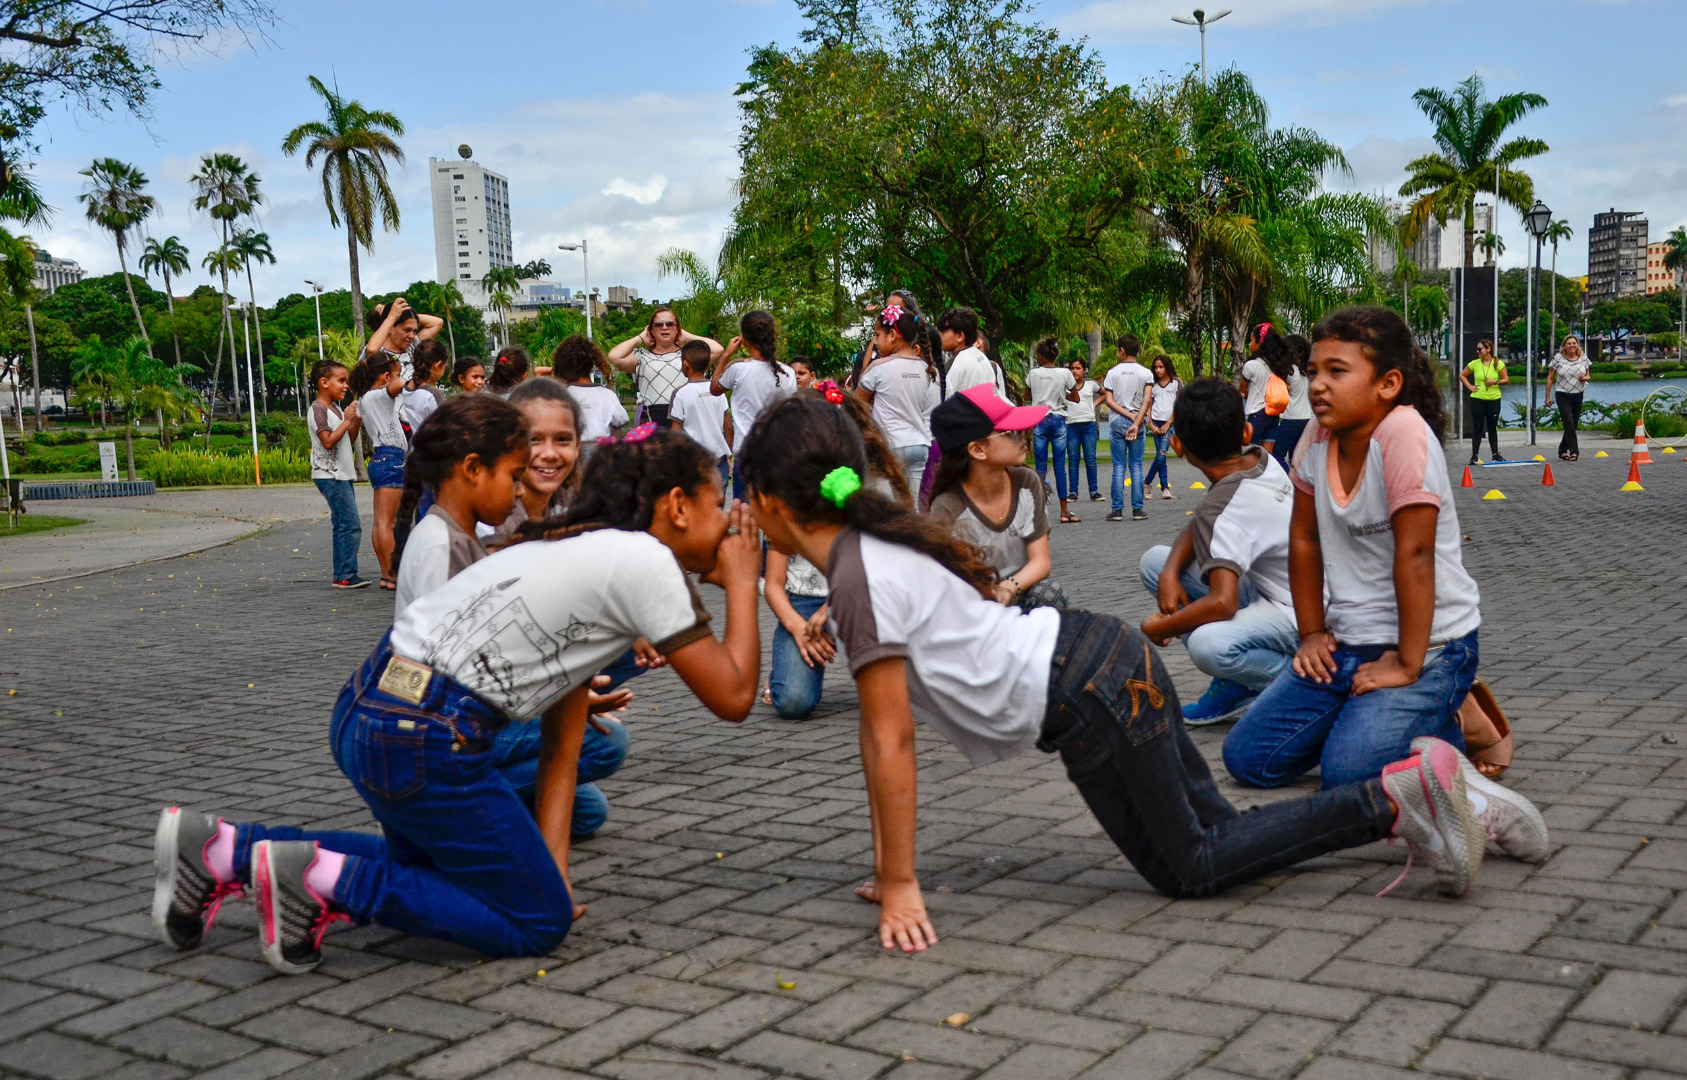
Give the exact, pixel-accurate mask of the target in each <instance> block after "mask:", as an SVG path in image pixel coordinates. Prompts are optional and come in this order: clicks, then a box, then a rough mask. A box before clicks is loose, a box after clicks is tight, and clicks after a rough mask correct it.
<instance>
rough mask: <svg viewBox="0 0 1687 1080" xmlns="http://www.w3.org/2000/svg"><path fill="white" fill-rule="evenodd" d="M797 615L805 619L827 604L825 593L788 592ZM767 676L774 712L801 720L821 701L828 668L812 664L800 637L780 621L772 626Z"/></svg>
mask: <svg viewBox="0 0 1687 1080" xmlns="http://www.w3.org/2000/svg"><path fill="white" fill-rule="evenodd" d="M786 599H788V600H789V601H790V602H791V606H792V607H793V608H795V609H796V611H797V614H798V615H801V616H802V617H803V618H805V619H811V618H813V617H814V613H815V612H816V611H819V610H820V609H821V608H823V607H825V606H826V598H825V597H824V596H791V595H789V594H787V595H786ZM769 670H770V671H771V674H770V675H769V676H768V679H767V688H768V692H769V693H770V694H772V695H773V711H774V712H776V713H778V714H779V715H780V716H782V717H784V718H785V719H787V720H800V719H801V718H803V717H805V716H807V715H808V714H809V713H811V712H813V711H814V707H815V706H816V705H818V704H820V684H821V683H822V682H823V681H824V680H825V677H826V669H825V668H823V667H810V666H809V663H808V661H807V660H804V659H803V655H802V650H801V649H799V648H797V639H796V638H794V637H792V636H791V632H790V631H789V630H787V629H785V624H784V623H780V624H778V625H777V626H775V627H774V628H773V662H772V664H771V665H770V666H769Z"/></svg>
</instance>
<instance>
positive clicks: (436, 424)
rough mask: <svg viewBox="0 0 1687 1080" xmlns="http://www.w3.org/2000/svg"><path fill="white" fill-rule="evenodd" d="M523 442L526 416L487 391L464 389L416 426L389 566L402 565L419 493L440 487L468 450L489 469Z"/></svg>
mask: <svg viewBox="0 0 1687 1080" xmlns="http://www.w3.org/2000/svg"><path fill="white" fill-rule="evenodd" d="M526 444H527V416H526V414H524V413H523V412H522V411H521V410H520V409H518V408H516V407H515V406H514V405H511V404H510V403H509V402H507V401H504V400H503V399H502V398H498V397H494V396H492V395H491V394H464V395H462V396H461V397H454V398H452V399H451V400H450V401H447V402H446V403H445V404H443V405H441V406H440V407H439V408H438V409H437V410H435V411H434V413H433V415H431V416H429V417H428V422H427V423H425V424H423V425H422V426H421V427H418V428H417V429H416V435H415V441H414V442H413V443H412V444H411V447H410V456H409V457H407V458H406V459H405V461H404V495H403V496H402V497H401V498H400V499H399V502H398V520H397V523H396V524H395V525H394V526H393V537H392V544H393V546H392V565H394V566H398V565H400V560H402V559H403V558H404V545H405V543H406V542H407V541H408V540H409V539H410V529H411V527H412V526H413V525H414V524H415V523H414V521H413V520H412V519H413V518H414V517H415V515H416V507H417V506H418V505H419V504H420V503H421V499H422V492H423V491H424V490H426V491H433V492H435V493H437V492H438V491H439V485H440V484H442V483H444V482H445V481H446V480H447V479H449V478H450V476H451V472H452V470H454V469H455V468H456V467H457V465H458V463H459V462H461V461H462V460H463V459H465V458H467V457H468V456H469V455H470V454H475V455H478V456H479V458H480V460H481V463H482V464H484V465H486V466H487V467H488V468H491V466H492V463H493V462H495V461H496V460H497V459H499V458H501V457H503V456H504V455H505V454H508V453H510V452H511V451H512V450H516V449H519V448H520V447H522V446H525V445H526Z"/></svg>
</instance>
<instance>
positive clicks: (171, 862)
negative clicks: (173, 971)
mask: <svg viewBox="0 0 1687 1080" xmlns="http://www.w3.org/2000/svg"><path fill="white" fill-rule="evenodd" d="M181 821H182V809H181V807H179V806H170V807H166V808H165V809H163V810H161V811H159V814H158V829H157V831H156V832H154V833H153V834H152V867H153V869H154V870H155V871H157V878H156V881H155V883H154V885H153V887H152V928H153V929H154V930H156V931H158V939H159V940H160V941H162V942H164V944H166V945H168V946H170V948H172V949H191V948H193V947H194V946H193V945H183V944H181V943H180V942H178V941H177V940H176V939H175V938H174V937H173V936H172V935H171V933H170V924H169V918H170V905H171V904H172V903H173V902H174V901H175V898H176V857H177V856H178V855H179V854H180V853H181V849H180V846H179V844H178V840H179V839H180V834H181ZM195 944H197V943H195Z"/></svg>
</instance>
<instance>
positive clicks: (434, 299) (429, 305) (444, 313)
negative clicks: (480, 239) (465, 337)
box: [410, 279, 464, 356]
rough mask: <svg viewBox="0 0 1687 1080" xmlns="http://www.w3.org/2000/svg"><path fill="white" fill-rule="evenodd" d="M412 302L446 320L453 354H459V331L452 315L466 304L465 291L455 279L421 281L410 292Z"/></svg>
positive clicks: (447, 337) (446, 330)
mask: <svg viewBox="0 0 1687 1080" xmlns="http://www.w3.org/2000/svg"><path fill="white" fill-rule="evenodd" d="M410 299H411V303H413V304H416V305H417V306H418V307H419V308H420V309H421V310H423V311H427V312H430V313H432V314H436V315H438V316H439V317H440V318H442V319H444V320H445V333H446V340H448V341H450V343H451V355H452V356H456V355H457V331H456V329H455V328H454V327H453V326H452V325H451V317H452V316H453V315H455V314H456V313H457V312H458V311H461V310H462V309H463V306H464V301H463V291H462V290H461V289H459V288H457V282H456V280H455V279H452V280H449V281H447V282H446V283H445V284H443V285H440V284H436V283H435V282H432V281H424V282H421V283H420V285H419V287H418V288H417V289H416V290H415V291H413V292H412V293H411V294H410Z"/></svg>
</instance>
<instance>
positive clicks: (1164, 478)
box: [1142, 427, 1176, 498]
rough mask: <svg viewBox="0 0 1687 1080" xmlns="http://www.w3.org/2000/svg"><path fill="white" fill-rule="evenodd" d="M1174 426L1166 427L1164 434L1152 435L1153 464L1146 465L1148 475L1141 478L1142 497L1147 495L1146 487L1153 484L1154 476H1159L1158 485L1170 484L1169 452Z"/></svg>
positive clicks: (1167, 486) (1166, 485) (1169, 485)
mask: <svg viewBox="0 0 1687 1080" xmlns="http://www.w3.org/2000/svg"><path fill="white" fill-rule="evenodd" d="M1174 430H1176V429H1175V428H1170V427H1168V428H1166V431H1165V434H1163V435H1160V434H1156V435H1155V436H1154V464H1152V465H1150V466H1148V475H1146V476H1144V477H1143V478H1142V488H1143V498H1147V497H1148V489H1149V488H1151V487H1153V486H1154V477H1155V476H1158V477H1159V478H1160V486H1161V487H1163V488H1169V487H1171V486H1172V479H1171V477H1172V468H1171V458H1170V457H1169V456H1168V455H1169V454H1170V453H1171V445H1172V432H1173V431H1174Z"/></svg>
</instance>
